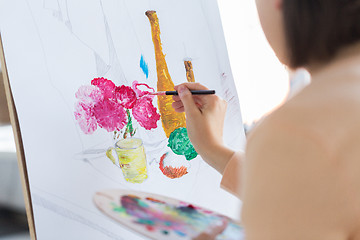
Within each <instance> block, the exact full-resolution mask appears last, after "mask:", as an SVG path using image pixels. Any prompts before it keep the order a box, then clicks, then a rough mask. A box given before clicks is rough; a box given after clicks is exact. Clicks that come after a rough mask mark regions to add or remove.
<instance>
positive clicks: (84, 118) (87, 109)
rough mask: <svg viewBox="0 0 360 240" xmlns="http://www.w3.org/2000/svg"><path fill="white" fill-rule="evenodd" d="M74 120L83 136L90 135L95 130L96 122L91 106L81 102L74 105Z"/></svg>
mask: <svg viewBox="0 0 360 240" xmlns="http://www.w3.org/2000/svg"><path fill="white" fill-rule="evenodd" d="M74 114H75V120H77V121H78V123H79V126H80V128H81V130H82V131H83V132H84V133H85V134H92V133H93V132H95V130H96V129H97V121H96V118H95V116H94V113H93V111H92V106H91V105H88V104H86V103H83V102H78V103H77V104H76V105H75V113H74Z"/></svg>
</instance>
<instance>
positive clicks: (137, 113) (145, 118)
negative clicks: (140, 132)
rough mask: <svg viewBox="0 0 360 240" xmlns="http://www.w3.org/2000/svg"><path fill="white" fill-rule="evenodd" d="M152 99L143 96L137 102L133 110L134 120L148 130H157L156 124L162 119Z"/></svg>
mask: <svg viewBox="0 0 360 240" xmlns="http://www.w3.org/2000/svg"><path fill="white" fill-rule="evenodd" d="M152 99H153V98H152V97H150V96H143V97H141V98H139V99H138V100H137V101H136V104H135V106H134V107H133V109H132V114H133V116H134V118H135V119H136V120H137V121H138V122H139V124H140V125H141V126H142V127H144V128H145V129H146V130H150V129H153V128H156V127H157V124H156V123H157V121H158V120H159V119H160V115H159V114H158V113H157V111H156V110H157V109H156V108H155V107H154V105H153V103H152Z"/></svg>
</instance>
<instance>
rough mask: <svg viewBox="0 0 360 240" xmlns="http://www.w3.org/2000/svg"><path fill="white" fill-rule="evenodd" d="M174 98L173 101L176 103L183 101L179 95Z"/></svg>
mask: <svg viewBox="0 0 360 240" xmlns="http://www.w3.org/2000/svg"><path fill="white" fill-rule="evenodd" d="M172 98H173V100H174V101H175V102H177V101H181V100H180V97H179V96H177V95H174V96H172Z"/></svg>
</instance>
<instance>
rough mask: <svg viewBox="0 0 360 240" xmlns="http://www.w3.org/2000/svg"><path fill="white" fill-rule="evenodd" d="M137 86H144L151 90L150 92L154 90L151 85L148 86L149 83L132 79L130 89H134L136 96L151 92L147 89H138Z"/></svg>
mask: <svg viewBox="0 0 360 240" xmlns="http://www.w3.org/2000/svg"><path fill="white" fill-rule="evenodd" d="M138 86H145V87H146V88H147V89H149V90H152V91H151V92H155V89H153V88H152V87H149V85H147V84H145V83H139V82H138V81H134V82H133V84H132V89H133V90H134V91H135V93H136V96H137V97H138V98H139V97H142V96H144V95H148V94H149V93H151V92H149V91H144V90H140V89H139V88H138Z"/></svg>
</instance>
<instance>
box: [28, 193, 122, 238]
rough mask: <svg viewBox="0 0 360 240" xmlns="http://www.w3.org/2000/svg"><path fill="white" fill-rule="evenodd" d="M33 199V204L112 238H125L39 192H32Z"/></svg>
mask: <svg viewBox="0 0 360 240" xmlns="http://www.w3.org/2000/svg"><path fill="white" fill-rule="evenodd" d="M32 201H33V204H35V205H37V206H40V207H43V208H45V209H47V210H49V211H52V212H54V213H56V214H58V215H60V216H62V217H65V218H68V219H70V220H73V221H75V222H79V223H81V224H83V225H85V226H88V227H89V228H91V229H94V230H97V231H98V232H100V233H102V234H104V235H106V236H108V237H110V238H112V239H116V240H123V238H121V237H120V236H117V235H115V234H114V233H112V232H109V231H108V230H106V229H105V228H103V227H101V226H99V225H98V224H96V223H94V222H92V221H90V220H89V219H86V218H84V217H83V216H81V215H79V214H76V213H74V212H73V211H71V210H69V209H67V208H65V207H62V206H59V205H57V204H55V203H53V202H50V201H48V200H46V199H45V198H43V197H40V196H39V195H37V194H32Z"/></svg>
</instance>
